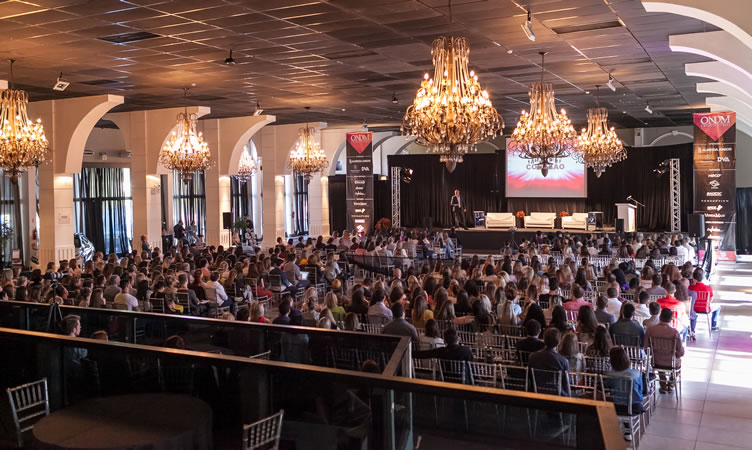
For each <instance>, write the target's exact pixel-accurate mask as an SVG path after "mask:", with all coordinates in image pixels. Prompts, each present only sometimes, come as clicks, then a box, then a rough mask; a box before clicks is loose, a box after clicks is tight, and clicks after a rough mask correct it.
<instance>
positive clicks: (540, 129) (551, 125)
mask: <svg viewBox="0 0 752 450" xmlns="http://www.w3.org/2000/svg"><path fill="white" fill-rule="evenodd" d="M544 58H545V53H543V52H541V59H542V62H541V81H540V82H539V83H533V84H531V85H530V89H529V90H528V94H529V95H530V112H529V113H528V112H527V111H522V115H521V116H520V121H519V122H517V127H516V128H515V129H514V132H513V133H512V138H511V140H510V141H509V151H511V152H514V153H516V154H517V155H519V157H520V158H524V159H529V160H531V161H533V164H534V165H536V166H538V167H540V170H541V173H542V174H543V176H544V177H545V176H546V175H548V169H549V167H551V166H552V165H553V164H554V163H555V161H556V159H558V158H566V157H567V156H569V155H570V154H571V153H573V152H576V151H577V132H576V131H575V129H574V126H572V121H571V120H569V117H567V112H566V111H565V110H564V109H562V110H561V111H560V112H558V113H557V112H556V98H555V95H554V86H553V84H552V83H544V82H543V73H544V63H545V59H544Z"/></svg>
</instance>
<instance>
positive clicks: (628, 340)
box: [613, 334, 640, 347]
mask: <svg viewBox="0 0 752 450" xmlns="http://www.w3.org/2000/svg"><path fill="white" fill-rule="evenodd" d="M613 338H614V339H613V340H614V345H624V346H628V347H639V346H640V337H639V336H632V335H628V334H614V335H613Z"/></svg>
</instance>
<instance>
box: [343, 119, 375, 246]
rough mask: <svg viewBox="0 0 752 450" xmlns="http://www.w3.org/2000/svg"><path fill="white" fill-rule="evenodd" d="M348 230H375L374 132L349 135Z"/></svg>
mask: <svg viewBox="0 0 752 450" xmlns="http://www.w3.org/2000/svg"><path fill="white" fill-rule="evenodd" d="M345 142H346V147H347V177H346V179H347V182H346V189H347V191H346V196H345V202H346V206H347V229H348V230H350V231H355V233H356V234H359V235H364V234H366V233H368V232H369V231H371V228H372V227H373V133H372V132H370V131H368V132H359V133H347V134H346V135H345Z"/></svg>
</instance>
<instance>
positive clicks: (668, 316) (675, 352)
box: [645, 308, 684, 393]
mask: <svg viewBox="0 0 752 450" xmlns="http://www.w3.org/2000/svg"><path fill="white" fill-rule="evenodd" d="M660 319H661V321H660V323H659V324H657V325H653V326H651V327H650V328H648V331H647V332H645V347H648V346H652V347H653V365H654V366H655V367H656V368H657V369H671V368H672V366H673V368H679V367H681V357H682V356H684V346H683V345H682V341H681V337H680V336H679V331H677V330H676V329H675V328H673V327H672V326H671V320H672V319H673V312H672V311H671V310H670V309H668V308H663V309H662V310H661V315H660ZM654 339H674V346H673V347H671V348H668V347H667V346H664V345H654V344H655V343H654V342H653V343H651V340H654ZM659 375H660V378H661V389H660V391H661V393H671V392H673V389H674V380H673V379H670V380H668V381H667V380H666V376H665V375H664V374H662V373H660V374H659Z"/></svg>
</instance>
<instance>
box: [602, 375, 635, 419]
mask: <svg viewBox="0 0 752 450" xmlns="http://www.w3.org/2000/svg"><path fill="white" fill-rule="evenodd" d="M633 388H634V380H632V379H631V378H627V377H611V376H608V375H601V389H602V392H603V397H604V398H605V399H606V401H610V402H613V404H614V405H618V406H623V407H624V408H626V411H627V415H629V416H631V415H632V391H633Z"/></svg>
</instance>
